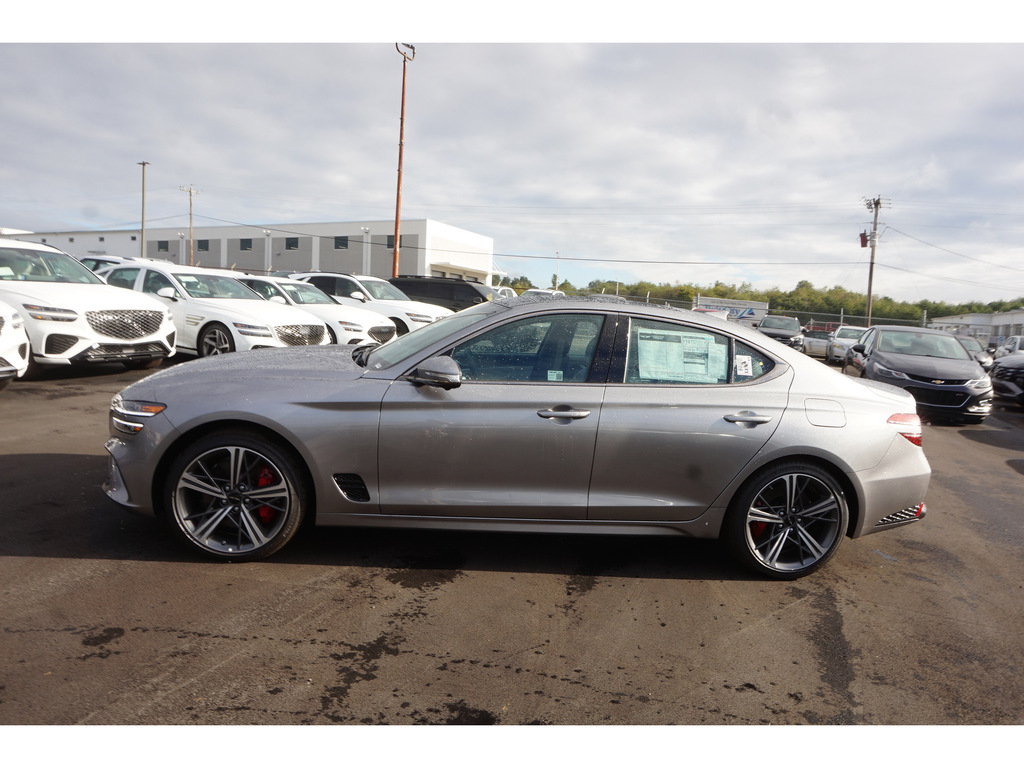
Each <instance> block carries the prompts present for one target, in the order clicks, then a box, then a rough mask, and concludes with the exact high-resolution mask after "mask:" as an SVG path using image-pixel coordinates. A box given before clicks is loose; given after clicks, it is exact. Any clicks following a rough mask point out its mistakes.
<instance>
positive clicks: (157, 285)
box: [142, 269, 177, 294]
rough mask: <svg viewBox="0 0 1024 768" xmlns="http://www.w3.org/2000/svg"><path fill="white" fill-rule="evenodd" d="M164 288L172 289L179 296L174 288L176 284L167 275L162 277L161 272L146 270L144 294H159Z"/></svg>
mask: <svg viewBox="0 0 1024 768" xmlns="http://www.w3.org/2000/svg"><path fill="white" fill-rule="evenodd" d="M162 288H170V289H171V290H173V291H174V292H175V294H177V290H176V289H175V288H174V283H172V282H171V279H170V278H169V277H167V276H166V275H162V274H160V273H159V272H154V271H153V270H152V269H148V270H146V277H145V279H144V280H143V281H142V292H143V293H152V294H156V293H159V292H160V290H161V289H162Z"/></svg>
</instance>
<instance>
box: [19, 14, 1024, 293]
mask: <svg viewBox="0 0 1024 768" xmlns="http://www.w3.org/2000/svg"><path fill="white" fill-rule="evenodd" d="M335 21H336V20H335ZM324 23H326V20H325V22H324ZM378 23H379V22H378ZM173 29H175V30H177V29H180V26H178V27H173ZM218 29H223V28H222V27H221V28H218ZM488 29H489V31H491V32H493V30H494V29H495V27H494V26H493V25H492V26H491V27H489V28H488ZM656 29H657V28H656V27H655V30H656ZM388 31H389V30H386V29H385V31H384V33H383V34H381V31H380V28H375V29H374V30H373V32H374V33H375V35H376V37H375V39H377V40H381V39H385V38H386V37H388V36H389V35H388V34H387V32H388ZM400 31H406V30H404V29H402V30H400ZM432 32H433V39H435V40H438V41H437V42H430V41H429V39H428V40H427V41H426V42H423V41H422V39H421V40H420V41H417V40H416V39H413V41H412V42H413V44H414V45H415V46H416V56H415V59H414V60H413V61H412V62H411V63H410V64H409V65H408V91H407V101H406V126H405V152H404V158H405V159H404V174H403V179H404V180H403V190H402V218H403V219H421V218H430V219H436V220H438V221H441V222H445V223H447V224H451V225H453V226H457V227H462V228H465V229H468V230H471V231H473V232H478V233H481V234H483V235H486V236H489V237H492V238H493V239H494V250H495V261H496V264H497V265H498V266H499V267H500V268H501V269H503V270H504V271H505V272H507V273H509V274H511V275H514V276H517V275H526V276H528V277H530V278H531V279H532V280H533V281H534V282H535V283H537V284H548V283H550V281H551V277H552V275H553V274H554V273H555V272H556V270H557V271H558V273H559V275H560V276H561V277H562V278H563V279H568V280H570V281H571V282H572V283H573V284H575V285H577V286H582V285H586V284H587V283H588V282H590V281H591V280H594V279H604V280H619V281H623V282H633V281H636V280H639V279H643V280H650V281H652V282H657V283H660V282H668V283H677V282H679V283H682V282H695V283H697V284H700V285H712V284H714V283H715V282H716V281H722V282H724V283H735V284H739V283H743V282H748V283H751V284H753V285H755V286H757V287H760V288H770V287H773V286H777V287H779V288H782V289H787V290H788V289H790V288H792V287H794V286H795V285H796V283H797V282H798V281H799V280H802V279H806V280H810V281H811V282H812V283H813V284H815V285H816V286H819V287H830V286H833V285H842V286H845V287H848V288H850V289H853V290H857V291H860V292H864V291H865V290H866V289H867V274H868V261H869V253H870V251H869V249H867V248H861V247H860V239H859V233H860V232H862V231H864V230H865V229H870V227H871V219H872V213H871V211H869V210H868V207H867V205H866V202H865V201H866V200H868V199H873V198H876V197H880V198H881V199H882V201H883V206H882V209H881V211H880V217H879V232H880V239H879V244H878V249H877V252H876V269H875V280H874V289H875V293H876V295H882V296H890V297H892V298H895V299H898V300H908V301H916V300H920V299H929V300H935V301H949V302H959V301H970V300H979V301H992V300H1001V299H1013V298H1017V297H1020V296H1024V258H1022V254H1024V225H1022V221H1021V214H1022V212H1024V46H1021V45H1018V44H1012V43H1011V44H1000V43H992V42H987V43H942V44H936V43H913V44H904V43H884V44H878V43H816V42H813V41H807V42H799V43H789V42H754V41H746V42H735V43H721V42H685V43H653V42H615V43H596V42H589V41H587V40H581V41H579V42H575V43H561V42H532V43H518V42H491V43H486V44H485V43H475V42H471V40H472V39H473V38H472V35H471V34H470V35H465V33H463V36H465V37H469V40H465V41H463V42H441V40H446V39H453V38H455V37H456V35H451V36H446V35H443V34H439V33H438V32H437V30H436V28H434V29H433V30H432ZM648 32H650V29H648ZM307 34H308V31H307ZM513 34H515V33H513ZM85 37H86V40H85V41H81V40H80V38H79V37H78V36H76V35H74V34H71V35H69V36H68V37H64V36H62V35H57V36H56V37H55V38H53V39H69V38H70V39H72V40H79V41H78V42H74V43H65V42H62V43H58V42H50V41H48V40H47V39H46V38H42V37H41V38H40V39H39V40H35V41H33V42H28V43H20V42H13V41H12V40H11V39H10V38H9V37H7V38H5V41H4V42H0V104H2V105H3V125H2V129H0V227H9V228H16V229H26V230H34V231H55V230H61V229H113V228H125V229H131V228H135V229H137V228H138V226H139V218H140V207H141V206H140V196H141V195H140V190H141V168H140V167H139V165H137V163H138V162H139V161H143V160H145V161H147V162H149V163H151V165H149V166H148V168H147V179H146V181H147V195H146V219H147V226H151V227H164V226H168V227H181V226H187V223H188V195H187V194H186V193H184V192H182V191H180V187H182V186H188V185H194V186H195V188H197V189H199V190H200V193H199V195H197V196H196V198H195V213H196V219H195V221H196V224H197V225H217V224H223V223H244V224H253V225H260V226H263V225H271V224H296V223H304V222H316V221H334V220H341V221H344V220H362V219H380V220H389V219H390V220H393V217H394V212H395V191H396V180H397V173H396V171H397V165H398V134H399V114H400V102H401V84H402V58H401V56H400V55H399V53H398V52H397V51H396V48H395V44H394V43H393V42H341V43H314V42H306V41H298V42H285V43H246V42H237V41H236V42H229V43H226V42H191V43H178V42H165V41H162V40H147V41H146V42H133V32H132V31H128V32H124V33H121V35H120V37H123V38H124V39H123V40H118V41H117V42H109V40H111V39H114V38H117V37H118V36H117V35H114V36H113V37H111V36H110V35H106V34H102V35H96V33H95V32H94V33H93V38H94V39H93V40H88V38H89V35H86V36H85ZM215 37H217V36H216V35H215ZM300 37H302V35H295V36H293V35H290V34H286V35H284V36H283V38H284V39H297V38H300ZM394 37H398V35H397V34H395V35H394ZM424 37H425V38H429V37H431V36H430V35H426V34H425V35H424ZM545 37H546V36H539V35H538V36H534V37H529V36H524V37H523V38H522V39H538V38H540V39H544V38H545ZM626 37H629V38H630V39H632V38H633V36H632V35H622V36H617V35H616V34H614V33H605V34H603V35H599V36H597V38H596V39H610V40H615V39H624V38H626ZM754 37H756V35H755V36H754ZM98 39H103V40H107V42H98V41H97V40H98ZM136 39H138V38H136ZM178 39H188V38H187V37H186V36H185V35H180V36H178ZM217 39H222V40H226V39H229V36H226V35H225V36H222V37H217ZM254 39H281V37H280V36H278V37H274V36H272V35H257V36H256V38H254ZM358 39H362V38H358ZM399 39H404V38H399ZM477 39H504V37H503V36H502V35H497V34H481V36H480V37H479V38H477ZM554 39H559V38H558V33H557V31H556V32H555V35H554ZM561 39H574V36H572V35H565V36H564V37H562V38H561ZM724 39H729V38H728V36H724ZM833 39H834V38H833Z"/></svg>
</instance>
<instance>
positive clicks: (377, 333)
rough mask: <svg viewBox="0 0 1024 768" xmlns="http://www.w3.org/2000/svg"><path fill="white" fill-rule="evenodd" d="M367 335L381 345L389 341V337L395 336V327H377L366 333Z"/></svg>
mask: <svg viewBox="0 0 1024 768" xmlns="http://www.w3.org/2000/svg"><path fill="white" fill-rule="evenodd" d="M367 334H368V335H369V337H370V338H371V339H373V340H374V341H377V342H380V343H381V344H383V343H384V342H385V341H390V340H391V337H392V336H394V335H395V327H394V326H393V325H377V326H374V327H373V328H371V329H370V330H369V331H367Z"/></svg>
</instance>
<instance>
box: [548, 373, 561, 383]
mask: <svg viewBox="0 0 1024 768" xmlns="http://www.w3.org/2000/svg"><path fill="white" fill-rule="evenodd" d="M548 381H562V372H561V371H548Z"/></svg>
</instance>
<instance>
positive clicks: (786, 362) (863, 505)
mask: <svg viewBox="0 0 1024 768" xmlns="http://www.w3.org/2000/svg"><path fill="white" fill-rule="evenodd" d="M256 355H260V356H259V357H258V358H256V357H254V356H256ZM242 380H244V382H245V386H244V387H239V386H237V382H238V381H242ZM197 393H199V394H200V396H197ZM109 425H110V435H111V438H110V440H108V441H107V443H106V447H107V450H108V452H109V453H110V463H109V475H108V479H107V481H106V483H105V484H104V489H105V490H106V492H107V494H108V495H109V496H110V497H111V498H113V499H114V500H115V501H117V502H118V503H120V504H123V505H125V506H126V507H129V508H133V509H137V510H139V511H142V512H146V513H150V514H153V513H155V514H156V515H158V516H159V517H160V518H162V519H163V520H164V521H165V522H166V523H167V524H168V526H169V528H170V530H171V531H172V532H173V533H174V535H176V536H177V537H178V538H179V539H180V540H181V541H182V542H184V543H185V544H187V545H188V546H190V547H192V548H193V549H195V550H197V551H200V552H203V553H205V554H207V555H209V556H212V557H214V558H218V559H221V560H245V559H253V558H258V557H266V556H268V555H271V554H273V553H274V552H276V551H277V550H279V549H280V548H281V547H283V546H284V545H285V544H286V543H287V542H288V541H289V539H291V538H292V536H293V535H294V534H295V532H296V531H297V530H298V528H299V526H300V524H301V523H302V520H303V518H306V517H309V518H314V520H315V522H316V523H318V524H321V525H336V526H345V525H349V526H389V527H394V526H406V527H418V528H435V529H436V528H440V529H468V530H490V531H520V532H533V533H539V532H545V531H546V532H557V533H570V532H589V533H604V534H639V533H652V534H662V535H664V534H670V535H681V536H691V537H697V538H721V539H723V540H724V541H725V542H726V544H727V546H728V548H729V549H730V550H731V551H732V552H733V554H734V555H735V556H736V557H737V558H738V559H739V561H740V562H742V563H743V564H744V565H746V566H747V567H749V568H751V569H753V570H754V571H756V572H757V573H759V574H761V575H764V576H769V577H774V578H781V579H793V578H797V577H799V576H803V575H806V574H808V573H811V572H812V571H814V570H815V569H817V568H818V567H820V566H821V565H822V564H823V563H825V562H826V561H827V560H828V559H829V558H830V557H832V555H833V554H834V553H835V552H836V549H837V548H838V547H839V545H840V543H841V541H842V540H843V538H845V537H847V536H850V537H859V536H863V535H866V534H869V533H875V532H877V531H881V530H886V529H888V528H892V527H894V526H898V525H903V524H906V523H910V522H914V521H916V520H919V519H920V518H921V517H922V515H923V514H924V512H925V509H924V502H923V500H924V495H925V491H926V489H927V486H928V480H929V476H930V469H929V467H928V461H927V459H926V458H925V455H924V452H923V450H922V449H921V437H922V430H921V420H920V418H919V417H918V415H917V414H916V413H915V412H914V399H913V398H912V397H910V396H909V395H908V394H906V393H905V392H902V391H900V390H898V389H894V388H892V387H879V386H877V385H875V384H873V383H868V385H865V384H862V383H860V382H857V381H854V380H853V379H850V378H848V377H843V376H840V375H839V373H838V372H837V371H835V370H833V369H830V368H827V367H825V366H824V365H821V364H820V363H818V362H817V361H815V360H811V359H810V358H808V357H805V356H804V355H802V354H800V353H798V352H796V351H794V350H790V349H787V348H785V347H782V346H779V345H778V344H771V343H769V342H767V340H766V339H765V338H764V337H763V336H762V335H760V334H758V333H756V332H754V331H752V330H750V329H747V328H743V327H741V326H739V325H738V324H736V323H730V322H726V321H724V320H719V319H717V318H712V317H705V316H702V315H698V314H696V313H693V312H689V311H684V310H674V309H671V308H659V307H653V306H648V305H639V304H637V305H632V304H630V305H626V304H619V303H616V302H612V301H591V300H587V299H571V300H566V299H521V298H520V299H500V300H498V301H488V302H485V303H483V304H478V305H477V306H475V307H471V308H470V309H467V310H463V311H462V312H459V313H456V314H453V315H449V316H447V317H444V318H441V319H440V320H438V321H436V322H434V323H431V324H430V325H427V326H425V327H423V328H420V329H418V330H416V331H413V332H412V333H409V334H407V335H405V336H401V337H398V338H397V339H394V340H392V341H389V342H388V343H387V344H384V345H381V346H378V347H372V346H365V347H357V348H356V349H355V350H353V349H352V348H351V347H341V346H336V345H327V346H323V347H303V348H302V349H294V350H289V349H272V350H264V351H263V352H262V353H261V352H258V351H257V352H253V353H251V354H247V355H224V356H221V357H219V358H209V359H204V360H199V361H197V362H192V363H186V364H184V365H176V366H175V367H174V368H173V369H168V370H166V371H161V372H159V373H157V374H155V375H153V376H150V377H148V378H146V379H144V380H142V381H139V382H137V383H135V384H133V385H132V386H130V387H128V388H127V389H125V390H124V391H122V392H121V393H120V394H119V395H118V396H117V397H115V398H114V400H113V402H112V403H111V412H110V419H109Z"/></svg>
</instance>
